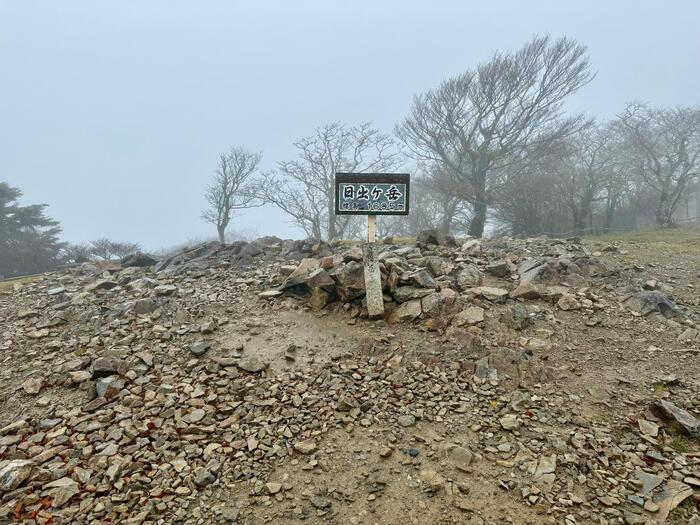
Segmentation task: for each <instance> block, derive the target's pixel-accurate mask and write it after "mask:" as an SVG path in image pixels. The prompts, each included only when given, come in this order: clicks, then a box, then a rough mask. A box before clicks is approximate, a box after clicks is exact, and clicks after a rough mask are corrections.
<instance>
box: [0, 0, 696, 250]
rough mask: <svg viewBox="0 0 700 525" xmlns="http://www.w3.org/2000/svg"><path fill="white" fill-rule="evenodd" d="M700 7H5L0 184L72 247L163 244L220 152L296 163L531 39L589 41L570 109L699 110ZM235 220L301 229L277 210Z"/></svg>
mask: <svg viewBox="0 0 700 525" xmlns="http://www.w3.org/2000/svg"><path fill="white" fill-rule="evenodd" d="M699 15H700V2H697V1H695V0H688V1H676V2H672V1H665V2H659V1H639V0H637V1H611V0H607V1H590V0H589V1H561V0H556V1H554V0H553V1H534V0H532V1H528V2H523V1H520V0H513V1H508V2H504V1H501V2H499V1H489V2H467V1H436V0H431V1H424V2H419V1H409V0H398V1H391V2H390V1H380V0H366V1H365V0H363V1H346V2H341V1H332V0H318V1H303V0H286V1H282V0H281V1H274V2H273V1H263V0H256V1H253V0H250V1H247V2H240V1H233V0H230V1H218V2H215V1H195V0H191V1H188V2H184V1H174V0H159V1H155V0H148V1H146V0H132V1H127V0H119V1H100V2H95V1H94V0H86V1H81V2H79V1H70V0H63V1H60V2H58V1H44V2H36V1H31V0H0V75H1V77H0V78H1V82H0V181H6V182H9V183H10V184H11V185H13V186H17V187H19V188H20V189H21V190H22V191H23V192H24V194H25V197H24V199H23V201H22V202H23V203H25V204H29V203H36V202H45V203H48V204H49V205H50V207H49V209H48V213H49V215H51V216H53V217H54V218H56V219H58V220H59V221H60V222H61V224H62V226H63V237H64V239H65V240H69V241H71V242H78V241H87V240H90V239H94V238H97V237H109V238H112V239H115V240H124V241H136V242H140V243H142V245H144V246H145V247H146V248H149V249H158V248H161V247H165V246H170V245H173V244H177V243H180V242H183V241H185V240H187V239H188V238H191V237H204V236H213V235H214V234H215V229H214V227H213V226H211V225H208V224H205V223H204V222H203V221H202V220H201V219H200V214H201V211H202V209H203V207H204V199H203V192H204V188H205V187H206V185H207V183H208V181H209V179H210V177H211V176H212V173H213V170H214V169H215V166H216V162H217V157H218V155H219V153H221V152H223V151H225V150H227V149H228V148H229V147H231V146H234V145H235V146H244V147H247V148H250V149H254V150H262V151H263V163H262V166H263V168H264V169H272V168H274V166H275V162H277V161H279V160H291V159H292V158H293V156H294V153H295V152H294V148H293V146H292V142H293V141H294V140H295V139H297V138H299V137H302V136H304V135H307V134H310V133H311V132H312V131H313V129H314V128H315V127H316V126H318V125H321V124H325V123H328V122H332V121H343V122H347V123H349V124H359V123H362V122H366V121H372V122H373V123H374V124H375V125H376V126H377V127H379V128H381V129H382V130H383V131H386V132H392V129H393V126H394V124H395V123H396V122H397V121H399V120H400V119H401V118H402V117H403V116H404V115H405V114H406V112H407V111H408V109H409V105H410V103H411V99H412V97H413V95H414V94H415V93H418V92H422V91H425V90H427V89H430V88H432V87H435V86H436V85H437V84H438V83H439V82H440V81H441V80H443V79H445V78H446V77H448V76H450V75H454V74H457V73H459V72H461V71H463V70H465V69H467V68H471V67H473V66H475V65H476V64H477V63H478V62H480V61H484V60H487V59H488V58H490V56H491V55H492V54H493V53H494V51H496V50H497V49H502V50H510V49H515V48H518V47H520V46H521V45H522V44H523V43H525V41H527V40H528V39H529V38H531V37H532V35H533V34H535V33H550V34H552V36H554V37H558V36H569V37H572V38H575V39H576V40H578V41H579V42H581V43H583V44H585V45H587V46H588V48H589V53H590V56H591V60H592V64H593V68H594V70H595V71H597V77H596V79H595V80H594V81H593V82H592V83H591V84H589V85H588V86H586V87H585V88H584V89H583V90H582V91H581V92H580V93H578V94H577V95H575V96H574V97H573V98H572V99H571V101H570V103H569V104H568V106H567V107H569V108H570V109H571V110H573V111H582V110H583V111H587V112H589V113H591V114H595V115H598V116H601V117H603V118H605V117H612V116H614V115H615V114H616V113H617V112H619V111H620V110H621V109H622V107H623V105H624V104H625V102H628V101H631V100H642V101H648V102H650V103H652V104H658V105H678V104H685V105H695V104H698V102H699V101H698V94H699V93H700V32H698V30H697V27H696V24H697V20H698V17H699ZM231 228H232V229H241V228H253V229H255V230H256V231H257V232H258V233H260V234H261V235H264V234H276V235H279V236H282V237H301V236H302V234H301V232H299V231H297V230H295V228H294V227H293V226H291V225H290V224H288V223H287V218H286V217H285V216H284V215H283V214H281V212H278V211H276V210H274V209H271V208H264V209H256V210H249V211H245V212H242V213H241V214H240V215H239V216H238V217H236V218H235V219H234V220H233V223H232V226H231Z"/></svg>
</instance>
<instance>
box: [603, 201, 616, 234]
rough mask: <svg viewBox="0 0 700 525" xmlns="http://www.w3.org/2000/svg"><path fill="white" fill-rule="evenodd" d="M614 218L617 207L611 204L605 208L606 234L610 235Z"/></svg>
mask: <svg viewBox="0 0 700 525" xmlns="http://www.w3.org/2000/svg"><path fill="white" fill-rule="evenodd" d="M614 217H615V205H614V204H612V203H609V204H608V206H607V207H606V208H605V233H608V232H609V231H610V228H612V222H613V218H614Z"/></svg>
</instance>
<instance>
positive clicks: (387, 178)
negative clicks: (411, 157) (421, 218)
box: [336, 173, 409, 215]
mask: <svg viewBox="0 0 700 525" xmlns="http://www.w3.org/2000/svg"><path fill="white" fill-rule="evenodd" d="M408 197H409V179H408V175H404V174H392V175H385V174H376V175H375V174H340V173H339V174H337V175H336V213H337V214H366V215H392V214H396V215H406V214H408V202H409V200H408Z"/></svg>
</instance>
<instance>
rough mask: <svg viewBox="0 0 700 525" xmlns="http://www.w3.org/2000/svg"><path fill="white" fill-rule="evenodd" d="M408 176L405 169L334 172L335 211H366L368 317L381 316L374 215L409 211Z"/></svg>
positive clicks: (380, 281)
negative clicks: (371, 171) (398, 170)
mask: <svg viewBox="0 0 700 525" xmlns="http://www.w3.org/2000/svg"><path fill="white" fill-rule="evenodd" d="M409 179H410V177H409V175H408V174H406V173H336V174H335V213H336V215H367V242H366V243H365V244H363V245H362V255H363V263H364V274H365V297H366V299H367V314H368V315H369V318H370V319H379V318H382V317H384V297H383V296H382V274H381V272H380V271H379V261H377V257H376V256H377V252H376V250H375V244H374V242H375V237H376V232H377V215H408V203H409V191H410V180H409Z"/></svg>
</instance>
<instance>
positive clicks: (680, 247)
mask: <svg viewBox="0 0 700 525" xmlns="http://www.w3.org/2000/svg"><path fill="white" fill-rule="evenodd" d="M585 240H586V243H587V244H589V245H590V246H593V247H595V246H596V245H603V244H608V243H611V242H625V243H630V244H638V245H644V247H645V248H647V249H650V250H653V251H657V252H662V253H686V254H700V229H699V228H672V229H666V230H640V231H634V232H620V233H608V234H605V235H598V236H587V237H586V238H585Z"/></svg>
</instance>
